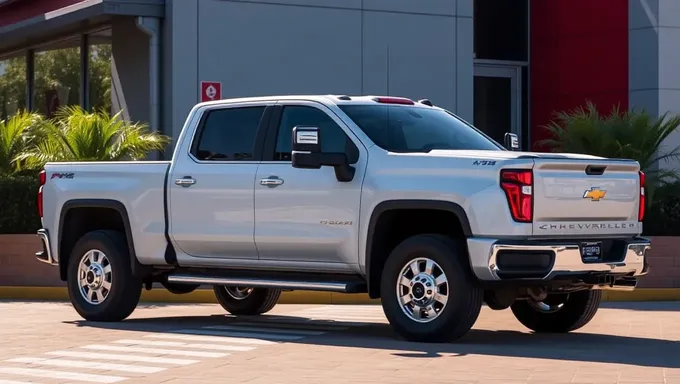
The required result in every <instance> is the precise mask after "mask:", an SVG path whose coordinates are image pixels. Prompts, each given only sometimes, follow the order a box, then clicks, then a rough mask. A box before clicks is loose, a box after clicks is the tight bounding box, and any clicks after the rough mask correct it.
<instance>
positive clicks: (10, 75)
mask: <svg viewBox="0 0 680 384" xmlns="http://www.w3.org/2000/svg"><path fill="white" fill-rule="evenodd" d="M21 109H26V56H25V55H23V54H22V55H21V56H17V57H12V58H9V59H5V60H0V120H5V119H7V117H9V116H11V115H13V114H14V113H16V112H17V111H18V110H21Z"/></svg>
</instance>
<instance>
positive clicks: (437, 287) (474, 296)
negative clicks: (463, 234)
mask: <svg viewBox="0 0 680 384" xmlns="http://www.w3.org/2000/svg"><path fill="white" fill-rule="evenodd" d="M466 259H467V255H466V253H465V250H464V247H463V246H462V245H461V244H460V243H459V242H456V241H455V240H453V239H451V238H449V237H446V236H441V235H417V236H413V237H410V238H408V239H406V240H404V241H403V242H402V243H401V244H399V245H398V246H397V247H396V248H395V249H394V250H393V251H392V253H391V254H390V256H389V258H388V259H387V262H386V263H385V268H384V270H383V274H382V280H381V289H380V291H381V297H382V305H383V310H384V312H385V316H386V317H387V319H388V320H389V322H390V324H391V325H392V326H393V327H394V329H395V330H396V331H397V332H398V333H399V334H400V335H401V336H403V337H404V338H406V339H407V340H411V341H424V342H447V341H453V340H456V339H458V338H460V337H462V336H464V335H465V334H466V333H467V332H468V331H469V330H470V328H472V325H473V324H474V323H475V321H476V320H477V317H478V316H479V312H480V310H481V306H482V298H483V291H482V289H481V288H480V287H479V286H478V285H477V283H476V281H475V279H474V278H473V277H472V275H471V272H470V270H469V268H468V266H467V265H466V264H465V262H464V260H466Z"/></svg>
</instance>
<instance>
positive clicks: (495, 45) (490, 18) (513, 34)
mask: <svg viewBox="0 0 680 384" xmlns="http://www.w3.org/2000/svg"><path fill="white" fill-rule="evenodd" d="M474 25H475V27H474V28H475V29H474V47H475V58H476V59H484V60H510V61H528V60H529V55H528V53H529V43H528V42H529V1H528V0H503V1H499V0H475V2H474Z"/></svg>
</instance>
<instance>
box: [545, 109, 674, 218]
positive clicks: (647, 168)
mask: <svg viewBox="0 0 680 384" xmlns="http://www.w3.org/2000/svg"><path fill="white" fill-rule="evenodd" d="M678 127H680V116H670V115H668V114H663V115H662V116H660V117H654V116H652V115H650V114H648V113H647V112H645V111H620V110H619V109H618V108H613V109H612V110H611V112H610V113H609V114H606V115H603V114H600V112H598V110H597V108H596V107H595V105H594V104H593V103H591V102H587V103H586V106H585V108H584V107H579V108H576V109H574V110H572V111H567V112H560V113H557V114H556V116H555V120H554V121H552V122H551V123H550V124H548V125H547V126H546V127H545V128H546V129H547V130H548V132H550V134H551V136H552V137H551V138H550V139H547V140H542V141H539V143H538V144H539V145H544V146H547V147H549V148H551V149H552V150H553V151H555V152H567V153H582V154H587V155H593V156H601V157H607V158H619V159H633V160H636V161H637V162H639V163H640V168H641V169H642V170H643V171H644V172H645V175H646V176H647V178H646V181H647V184H646V185H647V191H646V192H647V200H648V203H650V204H652V205H653V204H655V203H654V200H655V199H656V193H655V192H656V189H657V188H659V187H661V186H662V185H664V184H665V183H666V182H667V181H677V180H679V177H678V173H677V172H676V171H673V170H669V169H665V167H663V166H661V167H658V166H657V165H663V164H664V163H669V162H670V163H673V162H677V161H678V160H680V147H675V148H666V147H664V146H663V145H662V143H663V142H664V141H665V140H666V138H667V137H668V136H670V135H671V134H672V133H673V132H675V131H676V130H677V129H678Z"/></svg>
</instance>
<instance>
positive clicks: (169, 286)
mask: <svg viewBox="0 0 680 384" xmlns="http://www.w3.org/2000/svg"><path fill="white" fill-rule="evenodd" d="M161 285H162V286H163V288H165V289H166V290H167V291H168V292H170V293H172V294H175V295H186V294H189V293H191V292H193V291H195V290H197V289H198V287H200V284H194V285H190V284H173V283H167V282H162V283H161Z"/></svg>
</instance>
